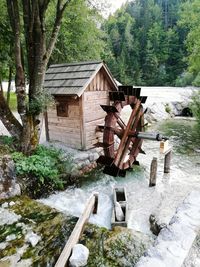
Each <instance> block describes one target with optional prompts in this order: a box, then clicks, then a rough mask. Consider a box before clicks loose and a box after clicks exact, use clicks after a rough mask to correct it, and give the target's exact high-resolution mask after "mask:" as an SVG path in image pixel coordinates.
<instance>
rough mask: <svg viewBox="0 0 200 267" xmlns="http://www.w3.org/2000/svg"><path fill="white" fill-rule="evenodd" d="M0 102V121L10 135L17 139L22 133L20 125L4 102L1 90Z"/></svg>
mask: <svg viewBox="0 0 200 267" xmlns="http://www.w3.org/2000/svg"><path fill="white" fill-rule="evenodd" d="M0 103H1V105H0V119H1V121H2V122H3V124H4V126H5V127H6V129H7V130H8V132H9V133H10V134H11V136H14V137H15V138H17V140H20V137H21V134H22V125H21V124H20V122H19V121H18V120H17V119H16V118H15V116H14V115H13V113H12V112H11V110H10V108H9V106H8V105H7V103H6V100H5V98H4V95H3V91H2V90H1V91H0Z"/></svg>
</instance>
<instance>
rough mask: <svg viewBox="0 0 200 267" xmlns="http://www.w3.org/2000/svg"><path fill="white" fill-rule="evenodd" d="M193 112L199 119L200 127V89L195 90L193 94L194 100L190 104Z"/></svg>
mask: <svg viewBox="0 0 200 267" xmlns="http://www.w3.org/2000/svg"><path fill="white" fill-rule="evenodd" d="M190 107H191V109H192V113H193V114H194V116H195V117H196V119H197V123H198V126H199V128H200V91H198V92H195V93H194V94H193V96H192V102H191V104H190Z"/></svg>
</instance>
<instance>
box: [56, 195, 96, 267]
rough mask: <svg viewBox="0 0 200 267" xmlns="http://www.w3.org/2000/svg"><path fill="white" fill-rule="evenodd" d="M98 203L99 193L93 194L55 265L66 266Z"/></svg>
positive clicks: (57, 266) (58, 266)
mask: <svg viewBox="0 0 200 267" xmlns="http://www.w3.org/2000/svg"><path fill="white" fill-rule="evenodd" d="M97 203H98V194H96V193H95V194H93V195H92V196H91V197H90V198H89V200H88V202H87V204H86V206H85V209H84V212H83V213H82V215H81V216H80V218H79V219H78V222H77V223H76V225H75V227H74V230H73V231H72V233H71V235H70V237H69V239H68V241H67V243H66V245H65V247H64V249H63V251H62V253H61V254H60V257H59V258H58V260H57V262H56V264H55V266H54V267H66V266H67V262H68V259H69V257H70V255H71V252H72V248H73V247H74V245H75V244H77V242H78V240H79V238H80V236H81V234H82V232H83V228H84V225H85V223H86V222H87V221H88V219H89V217H90V214H91V213H92V212H93V213H95V212H97Z"/></svg>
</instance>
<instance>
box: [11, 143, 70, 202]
mask: <svg viewBox="0 0 200 267" xmlns="http://www.w3.org/2000/svg"><path fill="white" fill-rule="evenodd" d="M62 155H63V153H62V151H61V150H57V149H55V148H52V147H48V148H47V147H44V146H41V145H39V146H38V148H37V149H36V150H35V152H34V154H33V155H31V156H28V157H27V156H25V155H23V154H22V153H21V152H14V153H12V157H13V160H14V162H15V165H16V171H17V175H18V176H20V177H22V178H24V179H25V181H26V187H28V189H30V190H32V193H31V196H32V197H40V196H41V195H44V194H46V193H49V192H52V191H53V190H59V189H63V188H64V186H65V184H67V183H68V180H69V176H70V171H69V170H71V168H72V162H71V160H70V157H67V158H64V159H63V158H62V157H61V156H62ZM30 190H29V191H30Z"/></svg>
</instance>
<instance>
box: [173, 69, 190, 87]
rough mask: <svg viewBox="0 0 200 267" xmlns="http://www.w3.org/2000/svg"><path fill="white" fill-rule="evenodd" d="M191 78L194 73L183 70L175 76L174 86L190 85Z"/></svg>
mask: <svg viewBox="0 0 200 267" xmlns="http://www.w3.org/2000/svg"><path fill="white" fill-rule="evenodd" d="M193 80H194V75H193V74H192V73H190V72H184V73H183V74H181V75H180V76H179V77H178V78H177V80H176V82H175V86H180V87H185V86H187V85H191V84H192V82H193Z"/></svg>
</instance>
